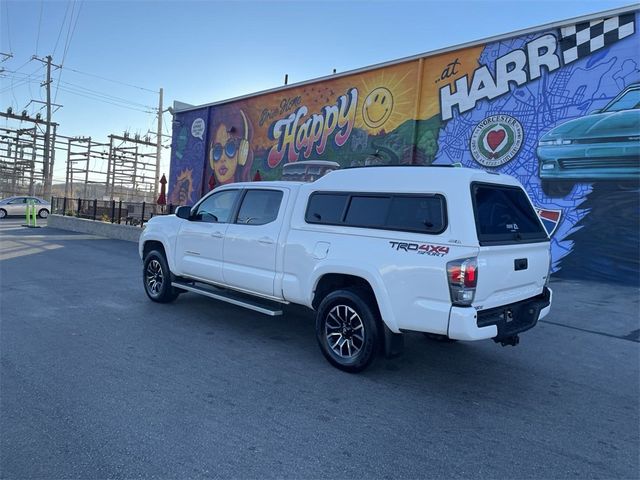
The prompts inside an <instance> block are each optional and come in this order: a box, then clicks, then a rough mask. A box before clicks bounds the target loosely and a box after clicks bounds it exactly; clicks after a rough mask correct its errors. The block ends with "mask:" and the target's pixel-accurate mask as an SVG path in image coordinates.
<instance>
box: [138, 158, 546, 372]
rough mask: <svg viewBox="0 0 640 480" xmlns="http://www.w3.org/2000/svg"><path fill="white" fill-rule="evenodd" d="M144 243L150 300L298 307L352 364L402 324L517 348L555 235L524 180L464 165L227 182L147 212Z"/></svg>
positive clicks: (390, 340) (541, 310) (539, 293)
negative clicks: (187, 202)
mask: <svg viewBox="0 0 640 480" xmlns="http://www.w3.org/2000/svg"><path fill="white" fill-rule="evenodd" d="M139 251H140V256H141V258H142V259H143V261H144V267H143V282H144V287H145V290H146V293H147V295H148V296H149V298H150V299H151V300H153V301H156V302H170V301H173V300H174V299H175V298H176V297H177V296H178V294H179V293H181V292H185V291H190V292H195V293H199V294H202V295H206V296H209V297H213V298H216V299H219V300H224V301H227V302H230V303H233V304H236V305H240V306H243V307H246V308H249V309H252V310H256V311H260V312H262V313H267V314H270V315H277V314H280V313H282V312H281V309H280V307H278V305H281V304H286V303H290V302H291V303H296V304H301V305H305V306H307V307H309V308H311V309H313V310H315V311H316V336H317V339H318V342H319V345H320V348H321V350H322V353H323V354H324V356H325V357H326V358H327V359H328V360H329V362H331V363H332V364H333V365H334V366H336V367H338V368H340V369H343V370H346V371H350V372H357V371H360V370H363V369H364V368H366V367H367V366H368V365H369V364H370V363H371V361H372V360H373V359H374V357H375V356H376V355H377V353H378V352H379V351H382V350H383V351H384V352H385V353H386V354H387V355H392V354H394V353H397V352H398V351H399V350H400V349H401V346H402V341H403V335H402V334H403V332H407V331H417V332H424V333H427V334H430V335H432V336H436V337H438V338H442V339H453V340H482V339H493V340H494V341H496V342H499V343H502V344H503V345H516V344H517V343H518V339H519V337H518V335H519V334H520V333H521V332H523V331H525V330H528V329H530V328H532V327H533V326H534V325H535V324H536V322H537V321H538V320H539V319H540V318H543V317H544V316H545V315H547V314H548V313H549V309H550V304H551V290H550V289H549V288H548V282H549V275H550V258H551V257H550V251H549V238H548V236H547V233H546V230H545V229H544V226H543V225H542V223H541V221H540V219H539V218H538V216H537V215H536V212H535V210H534V208H533V206H532V204H531V201H530V199H529V197H528V196H527V194H526V192H525V190H524V189H523V188H522V186H521V185H520V184H519V183H518V181H517V180H515V179H514V178H513V177H510V176H507V175H499V174H493V173H488V172H484V171H481V170H474V169H467V168H447V167H435V166H433V167H366V168H355V169H345V170H336V171H333V172H329V173H328V174H327V175H325V176H323V177H322V178H320V179H318V180H316V181H315V182H311V183H298V182H254V183H237V184H230V185H225V186H222V187H219V188H217V189H215V190H214V191H213V192H211V193H209V194H208V195H206V196H205V197H204V198H202V199H201V200H200V201H199V202H198V203H197V204H196V205H195V206H193V207H191V206H184V207H180V208H179V209H178V210H177V212H176V215H169V216H158V217H154V218H152V219H151V220H150V221H149V222H148V224H147V227H146V229H145V230H144V232H143V234H142V236H141V237H140V243H139Z"/></svg>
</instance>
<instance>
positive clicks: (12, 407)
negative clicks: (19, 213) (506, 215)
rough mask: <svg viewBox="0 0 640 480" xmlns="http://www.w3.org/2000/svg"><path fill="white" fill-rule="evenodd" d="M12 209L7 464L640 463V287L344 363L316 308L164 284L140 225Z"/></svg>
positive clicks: (5, 299)
mask: <svg viewBox="0 0 640 480" xmlns="http://www.w3.org/2000/svg"><path fill="white" fill-rule="evenodd" d="M20 223H21V222H20V221H19V220H15V219H10V220H2V221H0V322H1V323H0V359H1V366H0V448H1V451H0V477H1V478H3V479H30V478H47V479H51V478H56V479H57V478H60V479H62V478H65V479H66V478H78V479H80V478H82V479H89V478H181V479H182V478H209V477H217V478H261V479H262V478H376V479H377V478H393V479H396V478H580V479H582V478H638V477H639V475H640V466H639V454H640V450H639V449H640V447H639V441H640V418H639V398H640V391H639V390H640V388H639V383H640V380H639V378H640V376H639V373H640V372H639V365H640V344H639V343H638V341H639V338H638V333H639V328H640V326H639V320H638V318H639V317H638V314H639V298H640V295H639V292H638V289H637V288H631V287H624V286H620V285H611V284H602V283H589V282H578V281H567V280H562V281H553V282H552V288H553V289H554V292H555V298H554V300H555V301H554V305H553V306H552V313H551V314H550V316H549V317H547V319H545V320H544V321H543V322H541V323H540V324H539V325H538V326H537V327H536V328H534V329H533V330H531V331H530V332H528V333H526V334H523V335H522V336H521V343H520V345H519V346H518V347H515V348H513V347H501V346H499V345H496V344H494V343H493V342H491V341H484V342H473V343H466V342H458V343H455V344H442V343H436V342H433V341H429V340H427V339H426V338H424V337H423V336H422V335H418V334H415V335H408V337H407V340H406V349H405V354H404V356H402V357H401V358H398V359H394V360H385V359H380V360H379V361H377V362H376V363H375V364H374V365H373V366H372V367H371V368H370V369H369V370H367V371H366V372H364V373H362V374H359V375H352V374H347V373H344V372H341V371H339V370H336V369H334V368H332V367H331V366H330V365H329V364H328V363H327V362H326V361H325V360H324V358H323V357H322V355H321V354H320V351H319V349H318V347H317V345H316V341H315V338H314V328H313V316H312V315H311V313H310V312H308V311H307V310H305V309H303V308H300V307H287V308H286V310H285V311H286V314H285V315H284V316H283V317H276V318H271V317H266V316H262V315H260V314H258V313H254V312H251V311H247V310H243V309H241V308H238V307H234V306H231V305H227V304H223V303H220V302H216V301H214V300H210V299H207V298H204V297H200V296H197V295H195V294H185V295H181V296H180V297H179V299H178V300H177V301H176V302H175V303H173V304H169V305H160V304H156V303H152V302H151V301H149V300H148V299H147V298H146V296H145V294H144V291H143V287H142V281H141V277H142V271H141V261H140V259H139V258H138V254H137V246H136V245H135V244H133V243H128V242H123V241H117V240H107V239H102V238H99V237H93V236H91V235H84V234H82V235H80V234H74V233H71V232H65V231H61V230H54V229H50V228H46V227H45V228H40V229H27V228H23V227H21V226H20Z"/></svg>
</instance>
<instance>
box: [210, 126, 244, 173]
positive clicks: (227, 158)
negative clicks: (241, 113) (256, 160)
mask: <svg viewBox="0 0 640 480" xmlns="http://www.w3.org/2000/svg"><path fill="white" fill-rule="evenodd" d="M209 164H210V165H211V168H212V169H213V171H214V172H215V174H216V182H217V183H219V184H224V183H229V182H233V180H234V178H235V174H236V168H237V167H238V152H237V145H235V139H234V138H233V137H230V136H229V134H228V133H227V127H226V126H225V125H222V124H221V125H220V126H219V127H218V129H217V130H216V133H215V135H214V137H213V142H212V143H211V148H210V149H209Z"/></svg>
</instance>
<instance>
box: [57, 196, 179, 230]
mask: <svg viewBox="0 0 640 480" xmlns="http://www.w3.org/2000/svg"><path fill="white" fill-rule="evenodd" d="M51 213H54V214H57V215H65V216H68V217H78V218H86V219H88V220H95V221H100V222H109V223H119V224H125V225H136V226H140V227H142V226H143V225H144V224H145V222H147V221H148V220H149V219H150V218H151V217H154V216H156V215H169V214H171V213H175V206H174V205H172V204H169V205H158V204H155V203H148V202H128V201H125V200H96V199H93V200H90V199H83V198H66V197H52V198H51Z"/></svg>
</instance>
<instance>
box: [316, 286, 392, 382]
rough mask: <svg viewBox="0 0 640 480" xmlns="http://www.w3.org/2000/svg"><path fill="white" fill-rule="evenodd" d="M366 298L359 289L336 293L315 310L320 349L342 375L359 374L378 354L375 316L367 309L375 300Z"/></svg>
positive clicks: (330, 295) (377, 329)
mask: <svg viewBox="0 0 640 480" xmlns="http://www.w3.org/2000/svg"><path fill="white" fill-rule="evenodd" d="M369 297H370V295H367V294H366V292H361V291H358V290H351V289H345V290H336V291H334V292H331V293H330V294H329V295H327V296H326V297H325V299H324V300H323V301H322V303H321V304H320V306H319V307H318V312H317V315H316V338H317V340H318V344H319V345H320V350H321V351H322V354H323V355H324V356H325V358H326V359H327V360H328V361H329V363H331V364H332V365H333V366H334V367H337V368H339V369H340V370H344V371H345V372H350V373H357V372H361V371H362V370H364V369H365V368H367V367H368V366H369V364H371V362H372V361H373V360H374V358H375V357H376V355H377V353H378V349H379V343H380V342H379V338H380V337H379V328H378V315H377V313H376V312H375V310H372V309H371V307H370V306H369V303H370V302H371V301H375V299H373V298H369Z"/></svg>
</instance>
